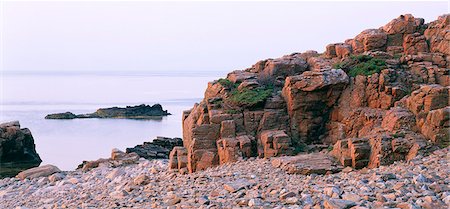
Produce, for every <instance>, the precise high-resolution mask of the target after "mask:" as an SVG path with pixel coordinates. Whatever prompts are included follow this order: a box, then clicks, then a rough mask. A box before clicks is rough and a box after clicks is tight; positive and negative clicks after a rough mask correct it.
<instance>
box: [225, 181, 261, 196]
mask: <svg viewBox="0 0 450 209" xmlns="http://www.w3.org/2000/svg"><path fill="white" fill-rule="evenodd" d="M254 185H255V183H254V182H250V181H247V180H245V179H238V180H237V181H234V182H228V183H225V184H224V185H223V187H224V189H225V190H227V191H229V192H231V193H235V192H237V191H239V190H241V189H245V188H250V187H252V186H254Z"/></svg>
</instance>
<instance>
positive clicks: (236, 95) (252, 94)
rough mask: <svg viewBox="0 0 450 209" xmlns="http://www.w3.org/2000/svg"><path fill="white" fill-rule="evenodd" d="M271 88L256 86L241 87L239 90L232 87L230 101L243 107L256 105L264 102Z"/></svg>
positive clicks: (269, 94)
mask: <svg viewBox="0 0 450 209" xmlns="http://www.w3.org/2000/svg"><path fill="white" fill-rule="evenodd" d="M272 92H273V88H271V87H266V88H256V89H243V90H241V91H239V90H237V89H234V90H233V91H232V92H231V96H230V101H231V102H232V103H234V104H236V105H238V106H243V107H257V106H259V105H262V104H264V102H265V101H266V100H267V98H269V97H270V96H271V95H272Z"/></svg>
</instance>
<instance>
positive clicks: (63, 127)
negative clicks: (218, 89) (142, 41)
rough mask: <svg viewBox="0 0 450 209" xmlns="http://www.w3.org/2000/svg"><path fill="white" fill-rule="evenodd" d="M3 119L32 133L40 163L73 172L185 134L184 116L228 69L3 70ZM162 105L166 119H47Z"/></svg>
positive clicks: (0, 84)
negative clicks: (115, 153)
mask: <svg viewBox="0 0 450 209" xmlns="http://www.w3.org/2000/svg"><path fill="white" fill-rule="evenodd" d="M0 75H1V77H0V88H1V91H0V92H1V94H0V101H1V103H0V123H3V122H9V121H16V120H17V121H19V122H20V124H21V127H22V128H28V129H30V130H31V133H32V135H33V138H34V141H35V144H36V151H37V152H38V154H39V155H40V157H41V159H42V161H43V162H42V164H41V165H44V164H52V165H56V166H57V167H59V168H60V169H62V170H74V169H75V168H76V167H77V165H79V164H80V163H82V161H83V160H96V159H98V158H107V157H109V156H110V153H111V150H112V149H113V148H118V149H120V150H125V149H126V148H128V147H134V146H136V145H138V144H142V143H143V142H147V141H151V140H152V139H154V138H156V137H157V136H165V137H182V125H181V117H182V112H183V111H184V110H189V109H190V108H192V106H193V105H194V104H195V103H196V102H200V101H201V99H202V98H203V95H204V91H205V89H206V87H207V84H208V82H209V81H212V80H216V79H218V78H220V77H225V76H226V73H225V72H215V71H214V72H209V71H208V72H205V71H201V72H187V71H180V72H154V71H153V72H127V71H124V72H83V71H82V72H34V71H30V72H26V71H24V72H2V73H1V74H0ZM156 103H159V104H161V105H162V106H163V109H165V110H168V112H169V113H171V115H169V116H165V117H163V118H162V119H152V120H136V119H73V120H48V119H45V118H44V117H45V116H46V115H47V114H50V113H60V112H67V111H69V112H73V113H75V114H81V113H92V112H95V111H96V110H97V109H98V108H107V107H115V106H117V107H125V106H130V105H131V106H132V105H139V104H149V105H153V104H156Z"/></svg>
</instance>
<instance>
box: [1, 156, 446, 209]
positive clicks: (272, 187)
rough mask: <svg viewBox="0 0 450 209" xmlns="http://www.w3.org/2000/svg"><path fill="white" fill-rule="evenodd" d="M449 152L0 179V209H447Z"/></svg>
mask: <svg viewBox="0 0 450 209" xmlns="http://www.w3.org/2000/svg"><path fill="white" fill-rule="evenodd" d="M448 153H450V148H445V149H442V150H441V151H437V152H434V154H431V155H429V156H426V157H421V158H415V159H413V160H412V161H413V162H414V163H411V162H412V161H410V162H399V163H395V164H393V165H389V166H381V167H379V168H374V169H362V170H352V171H351V172H348V173H345V172H341V173H336V174H329V175H309V176H305V175H290V174H287V173H286V172H285V171H283V170H281V169H278V168H274V167H272V165H271V162H270V160H267V159H251V160H242V161H238V162H236V163H230V164H226V165H220V166H217V167H214V168H208V169H206V170H204V171H198V172H196V173H192V174H185V175H181V174H178V173H174V172H169V171H167V166H168V161H167V160H151V161H149V160H140V161H139V163H137V164H130V165H126V166H119V167H112V166H108V165H105V166H101V167H98V168H94V169H92V170H90V171H87V172H82V171H80V170H76V171H65V172H61V173H58V174H54V177H51V178H50V176H49V177H48V178H47V177H41V178H37V179H33V180H19V179H16V178H4V179H0V199H1V200H2V201H0V208H16V207H18V208H21V207H22V208H77V207H78V208H80V207H81V208H238V207H254V208H279V209H283V208H286V209H287V208H311V209H313V208H333V209H334V208H351V207H352V209H367V208H421V207H423V208H446V206H447V205H449V204H450V186H449V184H450V176H449V175H448V173H450V167H449V166H448V163H446V162H445V161H444V160H445V159H448ZM348 170H349V169H348ZM60 174H62V175H64V177H63V178H62V176H61V175H60ZM57 179H58V180H57Z"/></svg>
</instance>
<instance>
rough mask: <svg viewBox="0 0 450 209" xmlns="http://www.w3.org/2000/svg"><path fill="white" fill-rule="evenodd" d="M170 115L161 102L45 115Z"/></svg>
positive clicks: (120, 116) (132, 117)
mask: <svg viewBox="0 0 450 209" xmlns="http://www.w3.org/2000/svg"><path fill="white" fill-rule="evenodd" d="M166 115H170V113H168V112H167V110H163V108H162V106H161V105H160V104H155V105H153V106H150V105H145V104H141V105H137V106H127V107H125V108H122V107H111V108H100V109H98V110H97V111H95V112H94V113H88V114H79V115H75V114H73V113H71V112H65V113H55V114H49V115H47V116H45V119H75V118H128V119H158V118H161V117H162V116H166Z"/></svg>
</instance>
